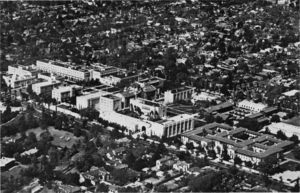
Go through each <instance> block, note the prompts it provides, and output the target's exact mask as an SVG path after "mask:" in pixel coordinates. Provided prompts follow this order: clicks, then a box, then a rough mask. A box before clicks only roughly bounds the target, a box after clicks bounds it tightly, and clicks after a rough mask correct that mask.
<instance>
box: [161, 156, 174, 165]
mask: <svg viewBox="0 0 300 193" xmlns="http://www.w3.org/2000/svg"><path fill="white" fill-rule="evenodd" d="M170 159H172V158H171V157H170V156H166V157H163V158H161V159H159V160H157V161H159V162H161V163H162V162H166V161H168V160H170Z"/></svg>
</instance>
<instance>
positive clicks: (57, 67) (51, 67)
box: [36, 59, 90, 81]
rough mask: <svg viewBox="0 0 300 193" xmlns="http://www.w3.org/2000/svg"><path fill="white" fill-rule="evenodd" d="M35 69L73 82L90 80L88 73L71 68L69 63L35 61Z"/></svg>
mask: <svg viewBox="0 0 300 193" xmlns="http://www.w3.org/2000/svg"><path fill="white" fill-rule="evenodd" d="M36 68H37V69H38V70H42V71H45V72H49V73H54V74H56V75H59V76H63V77H66V78H68V79H70V80H73V81H82V80H89V79H90V71H89V70H87V69H83V68H81V67H77V66H73V65H71V64H69V63H63V62H56V61H51V60H45V59H44V60H37V61H36Z"/></svg>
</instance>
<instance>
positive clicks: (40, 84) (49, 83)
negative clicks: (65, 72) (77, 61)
mask: <svg viewBox="0 0 300 193" xmlns="http://www.w3.org/2000/svg"><path fill="white" fill-rule="evenodd" d="M59 83H60V81H54V82H39V83H35V84H33V85H36V86H40V87H42V86H49V85H54V84H59ZM33 85H32V86H33Z"/></svg>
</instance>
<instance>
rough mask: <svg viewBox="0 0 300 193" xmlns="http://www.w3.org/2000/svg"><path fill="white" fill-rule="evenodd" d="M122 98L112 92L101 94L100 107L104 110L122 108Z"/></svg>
mask: <svg viewBox="0 0 300 193" xmlns="http://www.w3.org/2000/svg"><path fill="white" fill-rule="evenodd" d="M121 104H122V101H121V98H119V97H117V96H114V95H112V94H108V95H102V96H100V108H101V110H102V111H106V112H109V111H116V110H121V107H122V105H121Z"/></svg>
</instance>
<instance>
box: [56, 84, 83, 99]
mask: <svg viewBox="0 0 300 193" xmlns="http://www.w3.org/2000/svg"><path fill="white" fill-rule="evenodd" d="M80 88H81V86H65V87H59V88H54V89H53V90H52V98H54V99H56V101H57V102H65V101H67V100H68V99H69V98H71V97H73V96H74V94H75V91H76V90H78V89H80Z"/></svg>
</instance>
